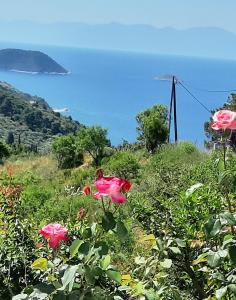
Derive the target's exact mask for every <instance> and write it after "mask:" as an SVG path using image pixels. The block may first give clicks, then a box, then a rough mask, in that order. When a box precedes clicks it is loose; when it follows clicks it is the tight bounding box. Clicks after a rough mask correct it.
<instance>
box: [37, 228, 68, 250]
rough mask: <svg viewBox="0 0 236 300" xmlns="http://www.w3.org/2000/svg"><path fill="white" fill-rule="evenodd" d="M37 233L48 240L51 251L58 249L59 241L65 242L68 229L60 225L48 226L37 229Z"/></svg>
mask: <svg viewBox="0 0 236 300" xmlns="http://www.w3.org/2000/svg"><path fill="white" fill-rule="evenodd" d="M39 232H40V233H41V234H42V235H43V236H44V237H45V239H47V240H49V246H50V247H51V248H52V249H56V248H58V246H59V244H60V241H67V240H68V238H67V233H68V229H67V228H66V227H64V226H62V225H61V224H48V225H46V226H44V227H43V228H41V229H39Z"/></svg>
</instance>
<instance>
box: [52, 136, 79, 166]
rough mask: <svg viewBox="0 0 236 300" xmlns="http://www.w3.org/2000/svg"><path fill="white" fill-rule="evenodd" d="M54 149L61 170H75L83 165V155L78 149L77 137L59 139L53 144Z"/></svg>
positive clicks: (61, 137)
mask: <svg viewBox="0 0 236 300" xmlns="http://www.w3.org/2000/svg"><path fill="white" fill-rule="evenodd" d="M52 148H53V151H54V153H55V156H56V158H57V161H58V166H59V168H62V169H67V168H73V167H77V166H79V165H81V164H82V163H83V153H82V152H81V151H79V150H78V148H77V147H76V143H75V137H74V136H72V135H65V136H60V137H57V138H56V139H55V140H54V141H53V143H52Z"/></svg>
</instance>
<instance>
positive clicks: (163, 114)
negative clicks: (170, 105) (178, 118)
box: [136, 104, 168, 152]
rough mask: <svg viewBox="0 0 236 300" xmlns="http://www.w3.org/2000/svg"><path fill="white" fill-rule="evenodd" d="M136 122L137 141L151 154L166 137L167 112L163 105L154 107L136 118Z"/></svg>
mask: <svg viewBox="0 0 236 300" xmlns="http://www.w3.org/2000/svg"><path fill="white" fill-rule="evenodd" d="M136 120H137V122H138V127H137V130H138V133H139V136H138V140H140V141H142V142H143V143H144V144H145V147H146V148H147V150H148V151H151V152H153V151H154V150H155V149H156V148H157V146H158V145H160V144H163V143H165V142H166V140H167V137H168V110H167V107H166V106H164V105H160V104H158V105H154V106H153V107H151V108H148V109H146V110H145V111H143V112H141V113H139V114H138V115H137V116H136Z"/></svg>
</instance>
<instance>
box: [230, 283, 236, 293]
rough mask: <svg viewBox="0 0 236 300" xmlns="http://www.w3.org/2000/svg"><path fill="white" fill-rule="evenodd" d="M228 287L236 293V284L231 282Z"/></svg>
mask: <svg viewBox="0 0 236 300" xmlns="http://www.w3.org/2000/svg"><path fill="white" fill-rule="evenodd" d="M228 289H229V290H230V291H231V292H232V293H234V295H236V284H229V285H228Z"/></svg>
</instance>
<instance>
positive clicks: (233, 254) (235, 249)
mask: <svg viewBox="0 0 236 300" xmlns="http://www.w3.org/2000/svg"><path fill="white" fill-rule="evenodd" d="M229 257H230V259H231V261H232V262H233V263H234V264H236V245H232V246H229Z"/></svg>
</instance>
